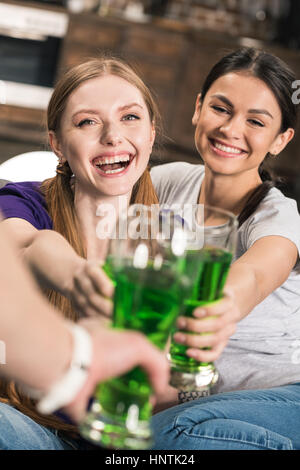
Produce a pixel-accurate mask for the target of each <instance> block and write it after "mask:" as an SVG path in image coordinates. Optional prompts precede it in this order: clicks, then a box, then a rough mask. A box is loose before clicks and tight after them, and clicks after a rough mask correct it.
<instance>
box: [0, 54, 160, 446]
mask: <svg viewBox="0 0 300 470" xmlns="http://www.w3.org/2000/svg"><path fill="white" fill-rule="evenodd" d="M158 127H159V113H158V111H157V107H156V105H155V103H154V101H153V99H152V97H151V94H150V92H149V90H148V88H147V87H146V86H145V85H144V83H143V82H142V81H141V79H140V78H139V77H138V76H137V75H136V74H135V72H134V71H133V70H132V69H131V68H130V67H129V66H127V65H126V64H124V63H123V62H121V61H119V60H115V59H110V58H101V59H95V60H91V61H89V62H86V63H84V64H82V65H79V66H77V67H75V68H73V69H72V70H70V71H69V72H68V73H67V74H66V75H64V76H63V77H62V78H61V80H60V81H59V82H58V84H57V86H56V88H55V90H54V93H53V95H52V98H51V100H50V103H49V107H48V132H49V140H50V144H51V147H52V149H53V151H54V152H55V153H56V155H57V157H58V160H59V163H58V166H57V175H56V176H55V177H54V178H51V179H49V180H46V181H44V182H42V183H36V182H24V183H15V184H12V183H11V184H8V185H7V186H5V187H4V188H3V189H2V190H1V191H0V208H1V210H2V213H3V216H4V218H5V220H4V221H3V222H2V223H3V225H6V226H7V227H8V228H9V229H10V231H11V232H12V233H13V234H14V239H15V240H14V241H15V242H16V243H17V246H18V248H19V250H20V254H22V256H23V258H24V259H25V260H26V262H27V263H28V264H29V266H30V268H31V270H32V272H33V273H34V274H35V276H36V278H37V279H38V280H39V281H40V284H41V286H42V287H44V288H47V289H48V296H49V299H50V301H51V302H52V304H54V305H55V306H56V307H58V308H59V309H60V310H61V311H62V313H63V314H64V316H66V317H67V318H69V319H71V320H77V319H78V318H79V317H80V316H82V315H85V316H93V315H96V314H102V315H104V316H105V315H106V316H109V315H110V312H111V307H112V303H111V300H110V297H111V296H112V293H113V286H112V283H111V281H110V280H109V279H108V278H107V277H106V276H105V274H104V273H103V272H102V271H101V269H99V260H101V259H104V258H105V253H106V243H105V241H104V240H100V239H98V238H97V236H96V227H97V224H98V222H99V216H98V215H97V209H98V208H99V207H101V205H102V204H111V205H112V206H113V207H115V210H116V213H117V212H118V208H119V204H120V201H121V203H122V204H125V205H128V204H129V203H132V202H139V203H143V204H153V203H157V197H156V194H155V191H154V188H153V186H152V183H151V179H150V175H149V172H148V169H147V166H148V161H149V157H150V154H151V150H152V146H153V144H154V139H155V135H156V130H157V128H158ZM33 327H34V325H33ZM53 347H55V345H53ZM1 389H2V390H1V396H2V399H1V401H2V402H3V403H5V404H6V405H8V407H7V409H8V410H9V414H10V418H11V419H13V418H14V417H15V419H16V422H17V423H18V426H17V425H16V429H17V430H18V431H17V433H16V434H18V436H17V435H16V439H15V440H14V442H12V446H15V447H12V448H18V446H20V447H19V448H22V433H23V432H24V433H26V432H27V431H26V429H29V428H30V432H31V434H30V438H29V440H30V441H31V447H30V448H35V449H36V448H44V449H52V448H64V447H66V448H69V446H70V443H71V445H75V446H76V445H77V443H78V442H77V441H76V437H77V435H76V428H75V426H73V425H71V424H69V423H66V422H65V421H64V420H61V419H60V418H59V417H58V416H42V415H40V414H39V413H37V411H36V409H35V407H34V403H33V402H32V401H31V400H30V399H29V398H27V397H24V396H22V395H21V394H20V393H19V391H18V389H17V387H16V386H15V384H13V383H3V382H2V385H1ZM1 412H2V410H1ZM20 412H21V413H20ZM12 415H13V416H12ZM25 415H26V416H25ZM1 422H3V421H0V434H1V432H2V431H3V432H4V430H2V429H1ZM28 426H29V428H28ZM46 428H47V429H46ZM49 429H50V431H51V432H50V435H51V438H49V432H46V431H48V430H49ZM70 433H71V434H70ZM72 433H73V434H72ZM43 436H44V439H43V438H42V437H43ZM66 436H68V437H67V441H68V442H67V443H66V441H65V439H66ZM70 436H72V437H74V438H75V441H74V440H73V441H71V440H70ZM0 442H1V440H0ZM26 442H27V444H26V445H27V446H28V435H27V439H26ZM74 443H75V444H74ZM26 448H28V447H26Z"/></svg>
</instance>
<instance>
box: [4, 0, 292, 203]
mask: <svg viewBox="0 0 300 470" xmlns="http://www.w3.org/2000/svg"><path fill="white" fill-rule="evenodd" d="M241 45H247V46H248V45H249V46H252V45H253V46H256V47H258V48H261V49H265V50H267V51H270V52H273V53H275V54H277V55H278V56H279V57H281V58H282V59H283V60H285V61H286V62H287V63H288V64H289V65H290V66H291V67H292V68H293V69H294V70H295V72H296V76H297V78H298V79H299V80H300V2H299V0H186V1H184V0H145V1H138V0H47V1H45V0H40V1H27V0H18V1H14V0H7V1H3V0H2V1H1V2H0V163H1V162H3V161H5V160H7V159H9V158H11V157H12V156H14V155H17V154H20V153H23V152H26V151H31V150H40V149H44V150H46V149H48V147H47V136H46V132H45V110H46V107H47V103H48V100H49V97H50V96H51V92H52V89H53V86H54V84H55V82H56V80H57V79H58V77H59V76H60V75H61V73H62V72H63V71H64V70H66V69H67V68H68V67H70V66H72V65H74V64H77V63H80V62H81V61H83V60H85V59H87V58H90V57H93V56H95V55H97V54H99V53H101V52H112V53H113V54H114V55H117V56H120V57H122V58H125V59H127V60H128V61H129V62H130V63H131V64H132V65H133V66H134V67H135V68H136V69H137V70H138V72H139V73H140V74H141V75H142V77H143V79H144V80H145V81H146V83H147V84H148V85H149V86H150V88H151V89H152V91H153V92H154V94H155V95H156V97H157V100H158V103H159V105H160V110H161V113H162V116H163V122H164V136H165V138H164V139H163V142H162V147H161V148H160V149H159V150H155V151H154V153H153V156H152V163H153V164H157V163H163V162H169V161H175V160H185V161H190V162H196V161H199V160H198V158H199V157H198V156H197V153H196V151H195V148H194V144H193V131H194V129H193V127H192V124H191V118H192V114H193V107H194V101H195V98H196V95H197V93H198V92H199V90H200V88H201V85H202V81H203V79H204V77H205V75H206V74H207V72H208V71H209V69H210V68H211V66H212V65H213V64H214V63H215V62H216V61H217V60H218V59H219V58H220V57H221V56H222V55H223V54H224V53H226V52H228V51H229V50H232V49H235V48H237V47H239V46H241ZM299 88H300V85H299ZM298 96H299V98H300V93H299V94H298ZM299 131H300V127H299V129H298V133H297V134H298V135H296V138H295V139H294V141H293V142H292V143H291V144H290V145H289V146H288V148H287V149H286V150H285V151H284V152H282V155H281V156H280V158H278V159H277V160H276V161H274V164H273V165H274V169H275V170H276V171H277V173H279V174H281V175H282V176H284V177H285V179H286V181H287V184H286V189H285V192H286V193H287V194H289V195H291V196H292V197H294V198H295V199H297V201H298V203H300V178H299V177H298V175H299V174H300V136H299V134H300V132H299ZM0 177H1V174H0Z"/></svg>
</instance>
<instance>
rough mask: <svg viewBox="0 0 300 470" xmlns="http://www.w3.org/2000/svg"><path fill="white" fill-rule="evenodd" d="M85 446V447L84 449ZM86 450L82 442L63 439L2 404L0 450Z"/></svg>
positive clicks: (0, 409)
mask: <svg viewBox="0 0 300 470" xmlns="http://www.w3.org/2000/svg"><path fill="white" fill-rule="evenodd" d="M82 446H83V447H82ZM79 448H84V444H82V441H80V440H78V441H76V440H75V439H69V438H65V437H64V438H62V437H61V436H59V433H58V432H57V431H56V430H50V429H48V428H45V427H44V426H41V425H40V424H38V423H36V422H35V421H33V420H32V419H31V418H29V417H28V416H26V415H24V414H23V413H21V412H20V411H18V410H16V409H15V408H13V407H12V406H9V405H6V404H5V403H1V402H0V449H2V450H72V449H79Z"/></svg>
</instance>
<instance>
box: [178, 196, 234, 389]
mask: <svg viewBox="0 0 300 470" xmlns="http://www.w3.org/2000/svg"><path fill="white" fill-rule="evenodd" d="M194 214H195V217H194V221H196V224H195V226H198V227H199V226H201V227H203V238H202V239H201V238H200V239H199V243H198V246H197V243H194V244H193V246H191V247H190V249H189V247H188V249H187V252H186V256H185V259H184V267H183V268H182V273H183V274H184V275H185V276H186V278H187V279H189V280H190V281H191V284H192V285H191V284H190V283H187V288H186V289H185V290H183V303H182V306H181V311H180V315H183V316H186V317H192V316H193V311H194V310H195V308H197V307H201V306H204V305H208V304H211V303H213V302H217V301H219V300H220V299H221V298H222V295H223V288H224V285H225V282H226V279H227V274H228V271H229V267H230V264H231V261H232V257H233V253H234V250H235V241H236V232H237V219H236V217H235V216H234V215H233V214H231V213H230V212H228V211H224V210H222V209H218V208H216V207H211V206H208V205H204V206H200V205H199V206H198V208H197V209H196V210H195V211H194ZM172 333H173V335H174V333H175V329H174V330H173V332H172ZM184 333H185V334H191V335H192V334H195V333H193V332H189V331H184ZM203 334H205V333H203ZM187 349H188V347H187V346H184V345H181V344H179V343H176V341H175V340H174V339H173V340H172V343H171V347H170V351H169V359H170V365H171V381H170V383H171V385H173V386H174V387H176V388H178V389H179V390H181V391H195V392H199V394H198V395H201V394H209V393H210V388H211V386H212V385H213V384H214V383H216V381H217V379H218V373H217V370H216V367H215V365H214V364H213V363H212V362H199V361H197V360H195V359H193V358H191V357H188V356H187V355H186V350H187ZM204 349H208V348H204Z"/></svg>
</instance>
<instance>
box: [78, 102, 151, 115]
mask: <svg viewBox="0 0 300 470" xmlns="http://www.w3.org/2000/svg"><path fill="white" fill-rule="evenodd" d="M134 106H138V107H139V108H141V109H143V107H142V106H141V105H140V104H138V103H129V104H125V105H124V106H120V108H118V111H124V110H126V109H130V108H133V107H134ZM80 113H89V114H98V113H99V111H97V110H95V109H79V110H78V111H76V112H75V113H74V114H73V116H72V117H75V116H76V115H77V114H80Z"/></svg>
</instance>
